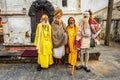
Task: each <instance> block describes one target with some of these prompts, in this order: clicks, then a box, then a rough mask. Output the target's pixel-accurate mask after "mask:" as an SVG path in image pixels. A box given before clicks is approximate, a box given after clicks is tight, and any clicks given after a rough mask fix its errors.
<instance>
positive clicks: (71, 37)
mask: <svg viewBox="0 0 120 80" xmlns="http://www.w3.org/2000/svg"><path fill="white" fill-rule="evenodd" d="M77 30H78V27H77V26H76V25H74V26H73V27H70V26H67V34H68V42H67V45H68V47H69V56H68V62H69V64H71V65H73V66H74V65H75V64H76V59H77V50H76V49H75V46H74V42H75V38H76V32H77Z"/></svg>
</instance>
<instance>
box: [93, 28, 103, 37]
mask: <svg viewBox="0 0 120 80" xmlns="http://www.w3.org/2000/svg"><path fill="white" fill-rule="evenodd" d="M101 30H102V29H100V30H99V31H98V32H97V33H96V34H93V33H92V39H95V38H96V37H97V36H98V35H99V34H100V32H101Z"/></svg>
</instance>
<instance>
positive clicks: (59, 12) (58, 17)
mask: <svg viewBox="0 0 120 80" xmlns="http://www.w3.org/2000/svg"><path fill="white" fill-rule="evenodd" d="M62 15H63V12H62V10H61V9H56V10H55V12H54V17H55V20H56V21H58V22H59V21H61V17H62Z"/></svg>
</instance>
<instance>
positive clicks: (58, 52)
mask: <svg viewBox="0 0 120 80" xmlns="http://www.w3.org/2000/svg"><path fill="white" fill-rule="evenodd" d="M64 55H65V47H64V46H60V47H58V48H53V56H54V57H55V58H58V59H61V58H62V57H63V56H64Z"/></svg>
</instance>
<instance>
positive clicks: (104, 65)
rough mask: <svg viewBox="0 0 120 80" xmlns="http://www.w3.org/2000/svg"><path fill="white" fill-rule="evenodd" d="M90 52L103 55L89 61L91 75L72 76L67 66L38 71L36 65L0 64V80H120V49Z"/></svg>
mask: <svg viewBox="0 0 120 80" xmlns="http://www.w3.org/2000/svg"><path fill="white" fill-rule="evenodd" d="M90 52H100V53H101V55H100V58H99V60H98V61H89V66H90V68H91V70H92V71H91V72H90V73H87V72H85V71H84V70H75V73H74V75H70V68H69V67H68V66H67V65H57V66H52V67H51V68H49V69H42V70H41V71H37V70H36V68H37V64H36V63H13V64H0V80H120V47H112V46H104V45H100V46H97V47H95V48H93V49H91V50H90ZM79 64H80V62H77V65H79Z"/></svg>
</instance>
